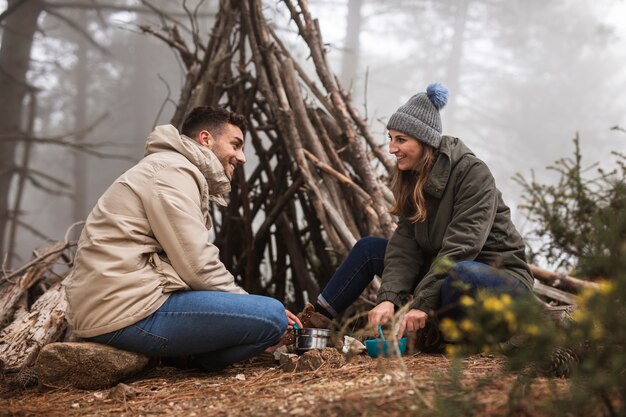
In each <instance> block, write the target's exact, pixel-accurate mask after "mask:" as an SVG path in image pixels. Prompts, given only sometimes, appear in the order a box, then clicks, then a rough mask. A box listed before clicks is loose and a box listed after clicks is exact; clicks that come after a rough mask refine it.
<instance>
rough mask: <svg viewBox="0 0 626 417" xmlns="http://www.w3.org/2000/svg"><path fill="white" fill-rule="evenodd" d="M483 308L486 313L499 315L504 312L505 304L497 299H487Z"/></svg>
mask: <svg viewBox="0 0 626 417" xmlns="http://www.w3.org/2000/svg"><path fill="white" fill-rule="evenodd" d="M483 308H484V309H485V311H489V312H492V313H499V312H501V311H503V310H504V304H503V303H502V301H501V300H500V299H499V298H497V297H487V298H485V300H484V301H483Z"/></svg>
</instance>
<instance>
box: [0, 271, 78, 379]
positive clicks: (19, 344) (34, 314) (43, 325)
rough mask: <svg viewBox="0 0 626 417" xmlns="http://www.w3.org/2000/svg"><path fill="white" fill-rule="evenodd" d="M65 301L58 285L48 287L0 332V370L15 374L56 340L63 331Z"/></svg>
mask: <svg viewBox="0 0 626 417" xmlns="http://www.w3.org/2000/svg"><path fill="white" fill-rule="evenodd" d="M66 308H67V300H66V299H65V292H64V291H63V288H62V287H61V283H60V282H59V283H57V284H55V285H53V286H52V287H50V288H49V289H48V291H46V292H45V293H44V294H43V295H42V296H41V297H39V298H38V299H37V301H36V302H35V303H34V304H33V306H32V308H31V310H30V313H28V314H24V315H22V316H21V317H20V318H18V319H17V320H15V321H13V322H12V323H11V324H10V325H8V326H7V327H5V328H4V329H3V330H2V331H1V332H0V369H2V370H3V371H4V372H17V371H19V370H20V369H22V368H24V367H26V366H30V365H32V364H33V363H34V362H35V359H37V355H38V354H39V350H40V349H41V348H42V347H43V346H45V345H46V344H48V343H51V342H55V341H57V340H59V339H60V337H61V336H62V335H63V332H64V331H65V329H66V328H67V321H66V320H65V310H66Z"/></svg>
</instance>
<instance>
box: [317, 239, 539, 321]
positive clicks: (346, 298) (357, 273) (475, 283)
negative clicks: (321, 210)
mask: <svg viewBox="0 0 626 417" xmlns="http://www.w3.org/2000/svg"><path fill="white" fill-rule="evenodd" d="M387 243H388V240H387V239H384V238H380V237H373V236H370V237H365V238H363V239H361V240H359V241H358V242H357V243H356V244H355V245H354V247H353V248H352V250H351V251H350V253H349V254H348V256H347V257H346V259H345V260H344V261H343V263H342V264H341V265H340V266H339V268H338V269H337V271H335V273H334V274H333V276H332V278H331V279H330V281H329V282H328V284H326V286H325V287H324V289H323V291H322V293H321V294H320V295H319V297H318V299H317V302H318V303H319V304H320V305H321V306H322V307H324V308H325V309H326V310H327V311H328V312H329V313H330V314H332V315H333V316H335V317H336V316H338V315H340V314H341V313H342V312H343V311H344V310H345V309H346V308H348V307H349V306H350V305H351V304H352V303H353V302H354V301H355V300H356V299H357V298H358V297H359V295H361V293H362V292H363V290H364V289H365V288H366V287H367V286H368V285H369V283H370V282H371V281H372V279H373V278H374V275H378V276H379V277H382V275H383V269H384V259H385V250H386V249H387ZM455 282H461V283H464V284H467V285H466V287H467V286H469V287H468V288H465V289H461V288H459V285H458V284H455ZM479 289H487V290H490V291H493V292H497V293H508V294H510V295H511V296H512V297H519V296H522V295H527V294H528V293H529V291H528V289H527V288H526V287H524V285H523V284H522V283H521V282H519V281H518V280H517V279H515V278H512V277H510V276H508V275H507V274H506V273H504V272H503V271H501V270H498V269H497V268H494V267H491V266H489V265H486V264H483V263H480V262H474V261H462V262H459V263H457V264H456V265H455V266H454V267H453V268H452V269H451V270H450V272H449V275H448V276H447V277H446V278H444V282H443V285H442V287H441V306H440V311H441V312H442V316H451V317H456V316H458V315H459V314H461V311H460V309H459V307H458V301H459V298H460V297H461V296H462V295H463V294H468V293H469V294H472V293H474V292H475V291H477V290H479Z"/></svg>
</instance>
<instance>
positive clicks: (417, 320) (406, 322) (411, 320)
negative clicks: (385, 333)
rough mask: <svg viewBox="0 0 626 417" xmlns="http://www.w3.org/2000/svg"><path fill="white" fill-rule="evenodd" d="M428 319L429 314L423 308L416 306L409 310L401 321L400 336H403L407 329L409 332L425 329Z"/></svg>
mask: <svg viewBox="0 0 626 417" xmlns="http://www.w3.org/2000/svg"><path fill="white" fill-rule="evenodd" d="M426 320H428V314H426V313H424V312H423V311H422V310H418V309H416V308H414V309H411V310H409V312H408V313H406V314H405V315H404V319H403V320H402V322H401V323H400V329H399V331H398V337H402V335H403V334H404V331H405V330H406V331H407V332H416V331H418V330H420V329H423V328H424V326H426Z"/></svg>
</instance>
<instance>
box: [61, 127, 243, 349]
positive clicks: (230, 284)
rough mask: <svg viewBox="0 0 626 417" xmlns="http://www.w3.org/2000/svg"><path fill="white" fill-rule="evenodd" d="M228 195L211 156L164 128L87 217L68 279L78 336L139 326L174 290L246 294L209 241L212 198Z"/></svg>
mask: <svg viewBox="0 0 626 417" xmlns="http://www.w3.org/2000/svg"><path fill="white" fill-rule="evenodd" d="M229 191H230V182H229V180H228V178H227V177H226V175H225V173H224V168H223V167H222V165H221V163H220V162H219V160H218V159H217V158H216V156H215V155H214V154H213V152H211V151H210V150H209V149H208V148H206V147H203V146H200V145H199V144H198V143H196V142H195V141H193V140H192V139H190V138H187V137H186V136H181V135H180V134H179V133H178V130H176V128H174V126H172V125H165V126H158V127H157V128H156V129H155V130H154V132H152V133H151V134H150V135H149V136H148V140H147V142H146V149H145V157H144V158H143V159H142V160H141V161H140V162H139V163H138V164H137V165H135V166H134V167H132V168H131V169H129V170H128V171H126V172H125V173H124V174H122V176H120V177H119V178H118V179H117V180H115V182H114V183H113V184H112V185H111V186H110V187H109V188H108V190H107V191H106V192H105V193H104V195H103V196H102V197H101V198H100V199H99V200H98V203H97V204H96V206H95V207H94V209H93V210H92V212H91V214H89V217H88V218H87V221H86V224H85V227H84V229H83V231H82V234H81V236H80V239H79V242H78V251H77V253H76V258H75V261H74V267H73V269H72V271H71V273H70V275H69V276H68V278H67V279H66V281H65V290H66V294H67V299H68V302H69V310H68V312H67V317H68V319H69V321H70V324H71V325H72V326H73V329H74V332H75V334H76V335H77V336H79V337H93V336H98V335H101V334H105V333H109V332H112V331H114V330H118V329H121V328H123V327H126V326H129V325H131V324H133V323H136V322H138V321H140V320H142V319H144V318H146V317H148V316H149V315H150V314H152V313H154V312H155V311H156V310H157V309H158V308H159V307H160V306H161V305H162V304H163V303H164V302H165V300H167V298H168V296H169V294H171V293H172V292H173V291H184V290H215V291H227V292H234V293H241V294H245V293H246V292H245V291H244V290H243V289H242V288H240V287H238V286H237V285H236V284H235V281H234V278H233V276H232V274H231V273H230V272H228V270H227V269H226V268H225V267H224V264H223V263H222V262H221V261H220V259H219V250H218V249H217V247H215V246H214V245H213V244H211V243H210V242H209V229H210V228H211V225H212V223H211V217H210V214H209V201H210V200H211V201H215V202H216V203H217V204H220V205H225V204H226V202H225V201H224V198H223V197H222V194H223V193H226V192H229Z"/></svg>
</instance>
